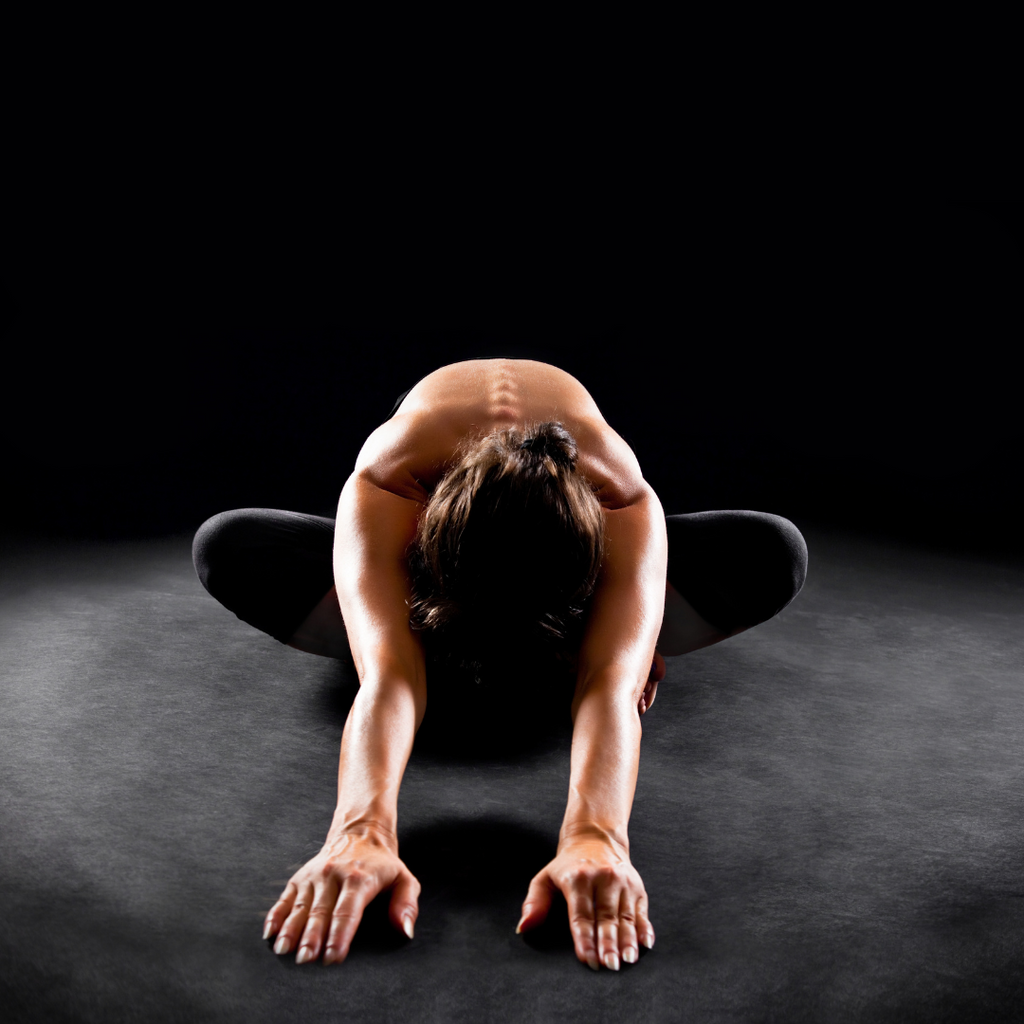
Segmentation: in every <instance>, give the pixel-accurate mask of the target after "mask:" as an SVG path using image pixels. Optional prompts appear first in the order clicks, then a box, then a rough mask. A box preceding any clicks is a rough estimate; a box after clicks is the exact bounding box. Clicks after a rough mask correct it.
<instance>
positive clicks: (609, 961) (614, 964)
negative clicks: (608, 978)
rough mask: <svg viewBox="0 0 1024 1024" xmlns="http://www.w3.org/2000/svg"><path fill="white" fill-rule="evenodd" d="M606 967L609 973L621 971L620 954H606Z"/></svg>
mask: <svg viewBox="0 0 1024 1024" xmlns="http://www.w3.org/2000/svg"><path fill="white" fill-rule="evenodd" d="M604 965H605V967H607V968H608V970H609V971H617V970H618V969H619V954H618V953H605V955H604Z"/></svg>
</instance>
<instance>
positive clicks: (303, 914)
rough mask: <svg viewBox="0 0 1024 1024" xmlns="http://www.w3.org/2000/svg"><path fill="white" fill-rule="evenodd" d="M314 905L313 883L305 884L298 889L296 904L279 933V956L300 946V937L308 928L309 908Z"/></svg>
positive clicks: (276, 949) (275, 945)
mask: <svg viewBox="0 0 1024 1024" xmlns="http://www.w3.org/2000/svg"><path fill="white" fill-rule="evenodd" d="M312 905H313V883H312V882H303V883H302V884H301V885H299V886H297V887H296V894H295V902H294V903H293V904H292V909H291V912H290V913H289V914H288V916H287V917H286V918H285V921H284V924H283V925H281V930H280V931H279V932H278V933H277V942H275V943H274V952H275V953H277V954H278V955H279V956H281V955H283V954H285V953H290V952H291V951H292V950H293V949H294V948H295V947H296V945H298V941H299V936H300V935H301V934H302V931H303V929H304V928H305V927H306V918H307V917H308V916H309V908H310V907H311V906H312Z"/></svg>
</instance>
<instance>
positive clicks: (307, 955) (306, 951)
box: [295, 946, 313, 964]
mask: <svg viewBox="0 0 1024 1024" xmlns="http://www.w3.org/2000/svg"><path fill="white" fill-rule="evenodd" d="M312 959H313V950H312V949H310V947H309V946H303V947H302V948H301V949H300V950H299V952H298V955H297V956H296V957H295V962H296V963H297V964H304V963H305V962H306V961H307V960H312Z"/></svg>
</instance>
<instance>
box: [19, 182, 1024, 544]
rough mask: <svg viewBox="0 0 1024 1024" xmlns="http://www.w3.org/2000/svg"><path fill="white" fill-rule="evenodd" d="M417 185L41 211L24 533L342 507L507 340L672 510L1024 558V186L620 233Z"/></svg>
mask: <svg viewBox="0 0 1024 1024" xmlns="http://www.w3.org/2000/svg"><path fill="white" fill-rule="evenodd" d="M417 202H418V203H419V206H420V207H421V208H420V209H418V210H416V211H412V210H411V209H407V210H401V209H397V208H396V209H387V211H386V212H385V213H379V214H378V213H377V212H376V211H377V210H378V209H381V208H379V207H375V208H374V209H373V210H369V211H368V210H366V209H362V208H361V207H360V204H359V201H358V197H355V198H351V200H350V204H349V205H350V206H351V207H352V211H354V212H351V213H348V212H346V210H347V207H346V206H345V204H342V212H341V215H337V216H332V217H331V218H329V223H328V221H327V220H320V219H318V218H317V217H316V216H315V215H314V213H313V211H311V210H302V209H301V207H299V206H296V208H295V209H294V210H293V211H291V213H290V214H289V215H288V216H283V217H282V216H281V214H280V211H278V212H277V214H276V215H275V220H274V223H273V225H271V224H270V223H269V221H268V218H267V216H266V215H265V214H264V212H263V210H262V208H261V207H260V206H259V204H258V203H257V202H255V200H253V201H246V202H235V203H233V204H230V205H231V207H232V208H231V210H230V212H225V211H224V210H221V209H219V208H218V206H217V204H216V203H209V202H207V203H206V204H204V205H202V206H201V207H200V208H192V207H189V205H188V204H187V203H184V202H170V201H165V200H164V199H163V198H162V197H159V196H145V197H141V198H139V199H138V201H137V202H135V201H133V202H128V201H123V202H121V203H120V204H119V205H118V206H117V211H116V214H112V213H110V210H109V209H107V208H101V209H98V210H97V209H91V208H89V207H88V205H87V204H85V205H81V206H79V207H76V209H75V211H74V213H72V214H69V215H68V216H67V217H66V218H64V219H62V218H61V217H59V216H57V217H55V218H53V219H51V220H49V221H48V222H47V223H46V225H45V226H43V225H39V226H38V230H33V231H30V232H29V236H28V238H27V240H26V242H25V245H24V247H23V251H22V252H21V253H20V254H19V259H18V269H17V272H16V274H15V276H14V284H15V288H14V300H15V301H14V303H13V305H12V306H11V307H9V311H8V328H9V331H8V336H9V339H10V343H9V347H8V355H7V357H6V359H5V364H6V367H7V373H6V374H5V377H6V380H5V389H4V390H5V393H6V401H5V403H4V431H5V438H6V440H7V451H8V455H9V460H8V472H9V476H8V480H9V481H13V487H11V488H9V489H8V498H7V499H6V501H5V503H4V526H5V527H6V529H7V530H8V532H11V531H13V532H15V533H30V534H58V535H67V536H95V537H108V538H116V537H131V536H155V535H159V534H164V533H178V532H188V531H191V530H194V529H195V527H196V526H197V525H198V524H199V523H200V522H201V521H202V520H203V519H204V518H206V517H207V516H209V515H211V514H213V513H214V512H217V511H220V510H222V509H225V508H233V507H240V506H271V507H281V508H294V509H299V510H304V511H311V512H319V513H321V514H328V515H330V514H333V508H334V504H335V502H336V500H337V495H338V492H339V490H340V488H341V485H342V483H343V482H344V479H345V476H346V475H347V473H348V472H349V470H350V469H351V466H352V463H353V461H354V459H355V456H356V453H357V451H358V449H359V446H360V444H361V442H362V440H363V439H364V438H365V436H366V434H367V433H368V432H369V431H370V430H371V429H372V428H373V427H374V426H375V425H376V424H377V423H378V422H380V421H381V420H382V419H383V418H384V417H385V416H386V415H387V413H388V412H389V410H390V408H391V405H392V402H393V401H394V399H395V397H396V396H397V394H398V393H399V392H401V391H403V390H405V389H406V388H408V387H409V386H411V385H412V384H413V383H414V382H415V381H416V380H417V379H418V378H419V377H421V376H422V375H423V374H425V373H427V372H429V371H430V370H431V369H434V368H436V367H437V366H439V365H442V364H444V363H447V362H451V361H454V360H457V359H461V358H468V357H471V356H477V355H506V354H507V355H521V356H528V357H532V358H537V359H542V360H545V361H549V362H552V363H555V364H557V365H559V366H562V367H564V368H565V369H567V370H568V371H569V372H571V373H573V374H574V375H575V376H577V377H578V378H579V379H580V380H581V381H582V382H583V384H584V385H585V386H587V387H588V388H589V389H590V391H591V392H592V394H593V395H594V396H595V398H596V399H597V402H598V404H599V406H600V407H601V408H602V410H603V411H604V413H605V416H606V418H607V419H608V420H609V422H610V423H611V424H612V426H613V427H615V428H616V429H617V430H619V432H620V433H621V434H622V435H623V436H624V437H625V438H626V439H627V440H628V441H629V443H630V444H631V445H632V446H633V448H634V449H635V451H636V452H637V455H638V457H639V459H640V462H641V465H642V466H643V468H644V471H645V475H646V476H647V478H648V479H649V480H650V481H651V483H652V484H653V485H654V486H655V488H656V489H657V491H658V492H659V494H660V495H661V497H662V500H663V503H664V505H665V507H666V510H667V511H669V512H677V511H693V510H698V509H703V508H755V509H764V510H767V511H773V512H778V513H780V514H784V515H787V516H789V517H790V518H792V519H794V520H795V521H796V522H797V523H803V524H812V523H821V524H833V525H839V526H849V527H853V528H856V529H859V530H863V531H866V532H870V533H876V534H886V535H890V536H895V537H899V538H904V539H907V540H911V541H918V542H922V543H926V544H930V545H940V546H942V547H945V548H947V549H961V548H962V549H973V550H978V551H985V552H988V553H991V554H994V555H996V556H997V557H1003V558H1011V557H1012V558H1016V557H1019V556H1020V555H1021V553H1022V552H1024V544H1022V542H1021V539H1020V533H1021V531H1020V529H1019V526H1018V524H1019V520H1020V512H1021V503H1020V500H1019V498H1018V497H1017V494H1016V491H1017V489H1018V484H1017V477H1018V476H1019V467H1018V462H1019V453H1020V448H1021V439H1022V431H1021V425H1020V424H1021V415H1020V414H1021V403H1020V397H1019V391H1020V387H1019V380H1020V372H1019V370H1018V368H1017V366H1016V359H1017V357H1018V352H1019V349H1020V340H1021V333H1022V332H1021V327H1022V324H1021V308H1022V304H1021V269H1022V267H1021V264H1022V254H1021V234H1020V232H1021V227H1020V212H1019V211H1020V204H1019V203H1013V202H992V203H985V202H931V203H898V202H892V203H880V202H867V201H865V202H859V203H854V202H823V201H816V202H806V203H797V202H777V203H772V204H769V203H748V204H742V203H736V202H734V203H722V202H719V203H712V202H707V203H695V204H693V206H692V208H686V206H685V204H684V205H683V206H682V207H680V208H678V209H676V210H675V212H674V213H673V214H671V215H669V214H666V213H664V212H663V211H662V212H660V213H659V214H658V215H657V216H656V215H654V214H652V213H650V212H643V213H642V212H641V211H639V210H637V211H634V212H633V213H632V214H631V215H630V216H625V217H623V216H617V217H616V219H615V223H614V224H612V223H611V220H610V218H608V217H604V216H602V215H601V213H600V212H594V213H593V214H592V215H586V214H585V212H584V215H581V212H580V211H579V210H577V211H576V212H575V213H574V215H573V216H572V217H571V218H570V217H569V216H564V217H563V216H561V213H560V210H559V208H558V205H557V204H551V203H549V204H548V205H546V206H545V207H544V208H543V209H536V208H527V207H525V206H521V207H518V208H511V207H508V206H506V205H503V204H502V203H501V202H498V201H496V200H493V199H492V201H491V202H490V204H489V205H485V206H482V207H480V211H479V212H474V209H473V208H472V206H471V204H470V207H469V208H468V209H466V208H464V209H462V210H461V211H460V215H459V217H458V219H457V222H456V218H454V216H451V215H450V213H449V211H448V210H446V209H440V210H437V209H432V208H431V206H430V203H429V202H425V201H424V200H423V197H420V199H419V200H417ZM414 205H415V204H414ZM336 212H337V211H336ZM289 218H291V219H289Z"/></svg>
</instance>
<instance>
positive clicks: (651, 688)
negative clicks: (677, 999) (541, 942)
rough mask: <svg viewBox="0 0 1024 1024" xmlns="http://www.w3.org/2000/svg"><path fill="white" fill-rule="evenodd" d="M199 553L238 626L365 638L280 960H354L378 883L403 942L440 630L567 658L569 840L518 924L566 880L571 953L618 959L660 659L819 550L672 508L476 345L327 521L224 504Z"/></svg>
mask: <svg viewBox="0 0 1024 1024" xmlns="http://www.w3.org/2000/svg"><path fill="white" fill-rule="evenodd" d="M193 554H194V559H195V563H196V568H197V570H198V572H199V576H200V579H201V580H202V582H203V583H204V585H205V586H206V587H207V589H208V590H209V591H210V592H211V593H212V594H213V595H214V596H215V597H217V598H218V599H219V600H220V601H222V603H224V604H225V605H226V606H227V607H228V608H230V609H231V610H232V611H234V612H235V613H236V614H237V615H238V616H239V617H240V618H243V619H245V620H246V621H247V622H250V623H252V624H253V625H255V626H257V627H258V628H261V629H263V630H265V631H266V632H268V633H270V634H271V635H273V636H275V637H277V639H279V640H281V641H282V642H284V643H288V644H290V645H291V646H292V647H296V648H298V649H300V650H304V651H309V652H312V653H315V654H324V655H327V656H334V657H342V656H346V654H347V652H351V656H352V658H353V659H354V662H355V666H356V670H357V672H358V676H359V683H360V687H359V691H358V693H357V695H356V698H355V701H354V702H353V704H352V709H351V711H350V713H349V715H348V719H347V721H346V723H345V728H344V731H343V733H342V739H341V757H340V764H339V768H338V805H337V810H336V811H335V814H334V819H333V821H332V822H331V826H330V829H329V831H328V833H327V839H326V841H325V843H324V845H323V848H322V849H321V850H320V852H319V853H318V854H317V855H316V856H315V857H314V858H313V859H312V860H311V861H309V863H308V864H306V865H305V866H304V867H302V868H301V869H300V870H299V871H297V872H296V873H295V875H294V876H293V877H292V878H291V880H290V881H289V882H288V884H287V886H286V887H285V889H284V892H283V893H282V894H281V898H280V899H279V900H278V901H277V903H275V904H274V906H273V907H272V908H271V910H270V912H269V913H268V915H267V918H266V927H265V937H267V938H269V937H271V936H274V935H276V936H277V940H276V943H275V945H274V949H275V951H276V952H277V953H279V954H285V953H289V952H291V951H292V950H296V951H297V952H296V962H297V963H305V962H307V961H311V960H316V959H317V958H318V957H320V956H321V955H322V956H323V960H324V963H338V962H340V961H342V960H344V959H345V957H346V955H347V954H348V951H349V946H350V944H351V942H352V938H353V936H354V935H355V932H356V929H357V928H358V926H359V922H360V920H361V918H362V915H363V911H364V909H365V908H366V906H367V904H368V903H369V902H370V901H371V900H372V899H373V898H374V897H375V896H376V895H377V894H378V893H379V892H381V891H382V890H384V889H389V890H390V891H391V901H390V909H389V915H390V919H391V922H392V923H393V924H394V926H395V927H396V928H400V929H402V930H404V931H405V933H406V934H407V935H408V936H409V937H410V938H411V937H412V934H413V926H414V924H415V922H416V918H417V914H418V912H419V908H418V897H419V893H420V884H419V882H418V881H417V880H416V878H415V877H414V876H413V875H412V873H411V872H410V871H409V869H408V868H407V867H406V866H405V864H404V863H403V862H402V860H401V859H400V858H399V855H398V839H397V804H398V790H399V785H400V783H401V780H402V775H403V773H404V771H405V766H406V763H407V761H408V759H409V755H410V752H411V750H412V745H413V738H414V736H415V735H416V731H417V729H418V728H419V726H420V723H421V722H422V721H423V715H424V712H425V710H426V706H427V677H426V664H427V657H426V653H429V650H428V649H429V646H430V644H431V643H433V642H435V638H438V637H443V638H445V642H446V643H447V644H448V645H449V646H452V645H454V647H455V648H456V649H457V650H458V652H459V653H460V654H461V655H463V657H464V661H465V662H467V663H469V664H472V665H475V666H478V667H479V666H481V665H482V666H484V667H485V668H486V665H487V663H488V661H489V660H490V661H493V660H494V658H495V656H496V653H497V655H498V656H500V650H501V644H502V642H504V644H505V646H506V647H508V646H510V645H519V643H520V640H521V638H523V637H532V638H533V642H534V643H535V649H536V650H537V651H538V652H548V653H549V654H550V656H552V657H554V656H560V657H562V658H563V660H565V661H567V663H568V664H571V665H573V666H574V671H575V676H576V686H575V693H574V696H573V699H572V705H571V713H572V721H573V735H572V755H571V764H570V781H569V797H568V801H567V804H566V809H565V817H564V819H563V821H562V827H561V830H560V832H559V837H558V850H557V853H556V856H555V858H554V860H552V861H551V862H550V863H549V864H548V865H547V866H546V867H545V868H544V869H543V870H542V871H540V872H539V873H538V874H537V875H536V876H535V877H534V878H533V880H532V881H531V883H530V887H529V890H528V891H527V893H526V899H525V901H524V902H523V908H522V919H521V920H520V922H519V925H518V927H517V929H516V930H517V931H524V930H527V929H530V928H533V927H535V926H537V925H538V924H540V923H541V922H542V921H543V920H544V918H545V917H546V916H547V913H548V910H549V908H550V906H551V900H552V895H553V893H554V891H555V890H556V889H558V890H561V892H562V894H563V895H564V897H565V900H566V903H567V905H568V910H569V923H570V927H571V929H572V935H573V941H574V945H575V950H576V955H577V957H578V958H579V959H580V960H581V961H583V962H585V963H587V964H588V965H589V966H590V967H592V968H594V969H595V970H597V969H598V967H599V965H600V964H603V965H604V966H605V967H608V968H610V969H611V970H618V968H619V965H620V961H622V960H624V961H626V962H627V963H633V962H635V961H636V959H637V956H638V952H639V944H640V943H643V944H644V945H645V946H647V947H648V948H649V947H651V946H652V945H653V943H654V928H653V927H652V925H651V920H650V917H649V913H648V901H647V893H646V891H645V890H644V884H643V881H642V880H641V878H640V875H639V874H638V873H637V871H636V869H635V868H634V867H633V865H632V863H631V862H630V858H629V838H628V834H627V825H628V822H629V814H630V808H631V806H632V803H633V794H634V790H635V787H636V777H637V767H638V762H639V755H640V733H641V729H640V716H641V715H643V714H644V713H645V712H646V711H647V710H648V708H650V706H651V704H652V703H653V701H654V697H655V693H656V691H657V686H658V682H659V681H660V680H661V679H662V678H663V676H664V674H665V663H664V661H663V659H662V655H663V654H668V655H675V654H683V653H685V652H687V651H692V650H696V649H697V648H699V647H706V646H708V645H709V644H713V643H716V642H718V641H720V640H724V639H726V638H727V637H729V636H733V635H735V634H736V633H740V632H742V631H743V630H744V629H748V628H749V627H750V626H753V625H756V624H757V623H759V622H763V621H765V620H766V619H769V618H771V617H772V616H773V615H774V614H776V613H777V612H778V611H780V610H781V609H782V608H783V607H784V606H785V605H786V604H788V603H789V601H791V600H792V599H793V597H794V596H795V595H796V593H797V592H798V591H799V589H800V587H801V586H802V584H803V580H804V575H805V572H806V558H807V549H806V546H805V544H804V541H803V538H802V537H801V535H800V533H799V531H798V530H797V529H796V528H795V527H794V526H793V524H792V523H790V522H789V521H788V520H786V519H782V518H781V517H778V516H772V515H768V514H766V513H759V512H746V511H727V512H700V513H694V514H690V515H682V516H670V517H668V518H667V519H666V516H665V513H664V511H663V510H662V507H661V503H660V502H659V501H658V497H657V495H656V494H655V493H654V491H653V490H652V489H651V487H650V486H649V485H648V484H647V482H646V481H645V480H644V478H643V475H642V473H641V471H640V466H639V464H638V463H637V460H636V457H635V456H634V454H633V452H632V450H631V449H630V447H629V446H628V445H627V444H626V443H625V441H623V439H622V438H621V437H619V435H618V434H617V433H616V432H615V431H614V430H612V428H611V427H610V426H609V425H608V424H607V423H606V422H605V420H604V417H603V416H602V415H601V413H600V411H599V410H598V408H597V405H596V404H595V403H594V400H593V398H591V396H590V395H589V394H588V393H587V391H586V390H585V389H584V388H583V386H582V385H581V384H580V383H579V382H578V381H577V380H576V379H575V378H573V377H571V376H570V375H569V374H568V373H565V372H564V371H563V370H560V369H558V368H556V367H554V366H550V365H547V364H545V363H540V362H534V361H532V360H524V359H475V360H470V361H467V362H460V363H454V364H452V365H450V366H445V367H442V368H441V369H439V370H436V371H435V372H434V373H431V374H430V375H429V376H427V377H425V378H424V379H423V380H421V381H420V382H419V383H418V384H417V385H416V386H415V387H414V388H412V390H411V391H409V392H407V394H406V395H405V396H404V398H403V399H401V400H400V402H399V404H398V406H397V409H396V411H395V413H394V414H393V416H392V417H391V418H390V419H389V420H388V421H387V422H385V423H384V424H383V425H382V426H380V427H378V428H377V429H376V430H375V431H374V432H373V433H372V434H371V435H370V436H369V438H367V440H366V443H365V444H364V445H363V447H362V450H361V451H360V453H359V457H358V459H357V461H356V466H355V470H354V471H353V473H352V475H351V476H350V477H349V478H348V481H347V482H346V483H345V486H344V488H343V489H342V492H341V498H340V501H339V503H338V514H337V519H336V521H333V522H332V521H331V520H329V519H324V518H321V517H317V516H309V515H303V514H301V513H295V512H282V511H277V510H268V509H240V510H236V511H234V512H226V513H222V514H220V515H218V516H214V517H213V518H212V519H210V520H208V521H207V522H206V523H205V524H204V525H203V526H202V527H201V528H200V530H199V532H198V533H197V535H196V540H195V544H194V547H193ZM332 554H333V558H332ZM332 563H333V564H332ZM332 569H333V573H332ZM503 637H504V641H503V639H502V638H503Z"/></svg>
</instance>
